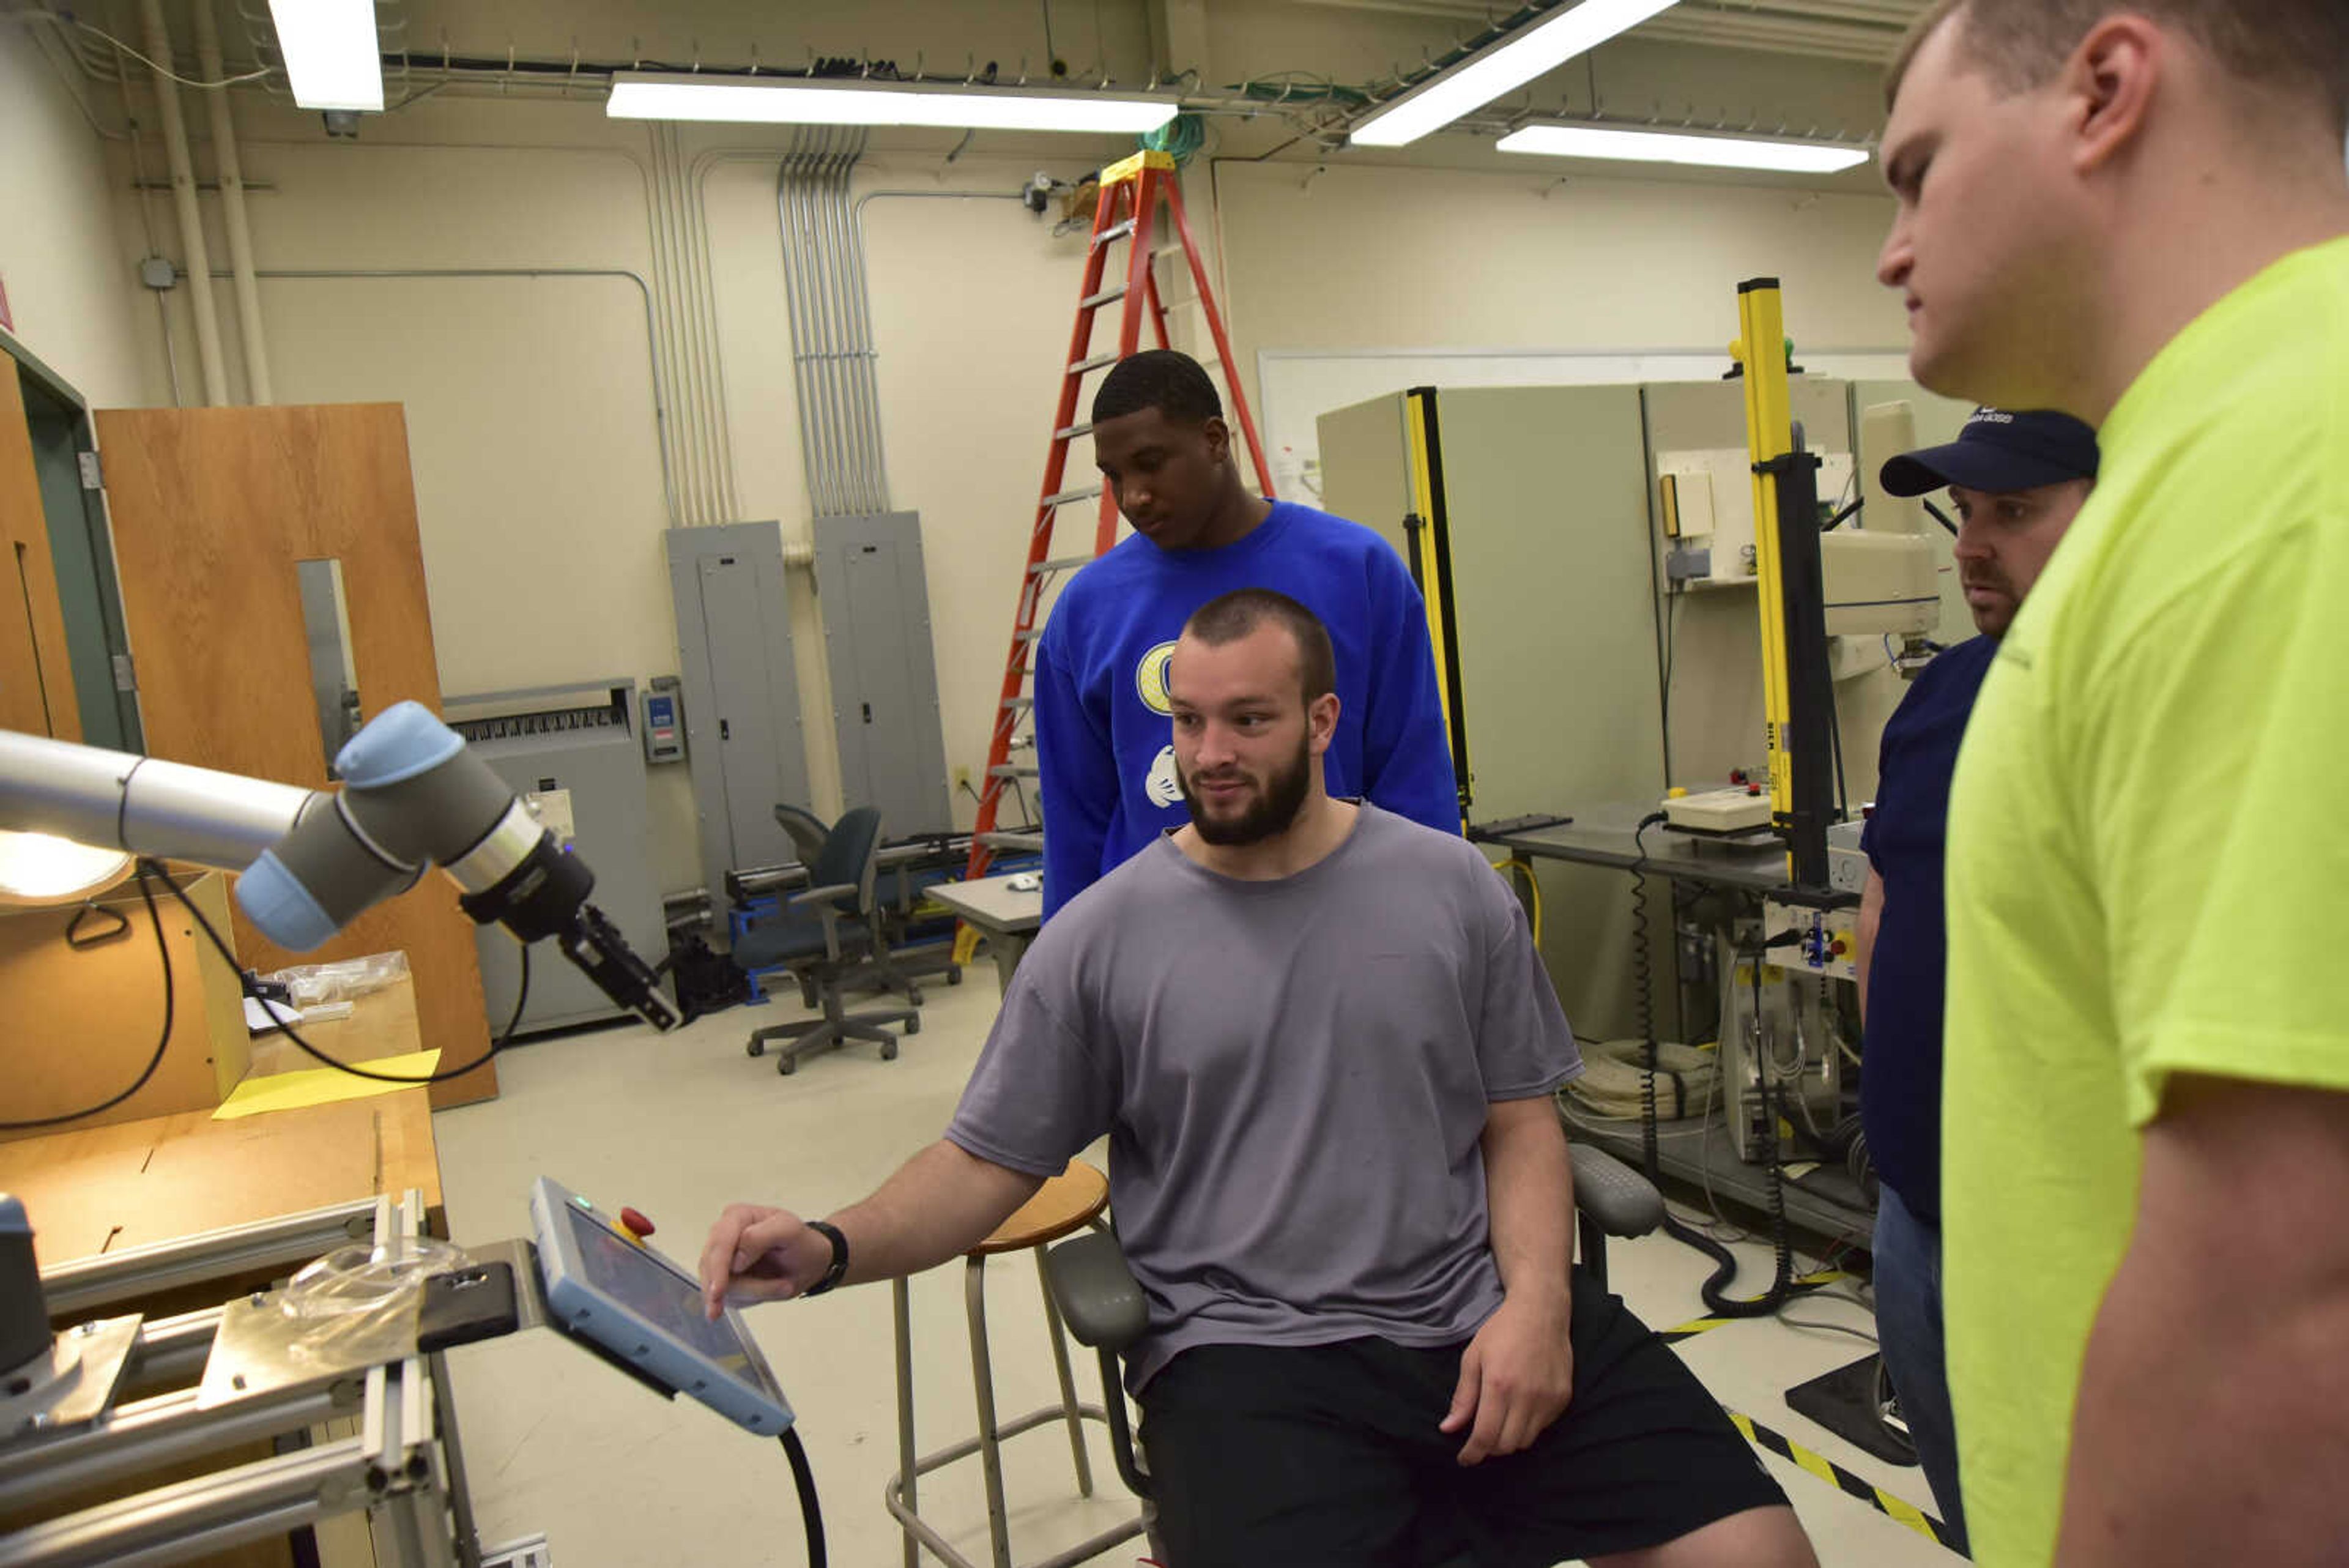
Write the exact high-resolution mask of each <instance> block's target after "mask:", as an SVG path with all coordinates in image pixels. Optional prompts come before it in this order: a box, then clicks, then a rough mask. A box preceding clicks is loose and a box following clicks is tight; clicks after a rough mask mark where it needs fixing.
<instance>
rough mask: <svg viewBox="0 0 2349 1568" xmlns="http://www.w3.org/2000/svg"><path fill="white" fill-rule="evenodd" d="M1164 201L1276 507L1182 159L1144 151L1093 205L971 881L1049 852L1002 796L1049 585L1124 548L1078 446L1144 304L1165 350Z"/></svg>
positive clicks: (1027, 741)
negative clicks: (1066, 551)
mask: <svg viewBox="0 0 2349 1568" xmlns="http://www.w3.org/2000/svg"><path fill="white" fill-rule="evenodd" d="M1162 200H1163V201H1164V203H1165V206H1166V211H1167V213H1169V214H1171V215H1172V217H1173V220H1174V234H1175V235H1176V237H1177V238H1178V239H1179V240H1180V242H1181V247H1182V253H1183V257H1184V259H1185V261H1186V262H1187V263H1188V264H1189V265H1190V268H1191V282H1192V285H1193V286H1194V287H1195V289H1196V290H1197V293H1198V303H1199V305H1200V306H1201V308H1202V309H1203V310H1204V311H1205V312H1206V317H1207V330H1208V332H1209V333H1210V334H1211V335H1212V336H1213V337H1214V338H1215V344H1216V357H1217V358H1219V359H1220V360H1221V361H1222V363H1223V365H1224V367H1225V379H1226V382H1227V383H1228V384H1229V386H1230V390H1231V409H1232V412H1233V413H1234V414H1235V415H1236V416H1237V419H1238V421H1239V427H1240V433H1241V435H1242V436H1243V437H1244V438H1245V439H1246V440H1247V449H1248V458H1249V461H1251V462H1254V463H1255V464H1256V472H1257V483H1258V484H1259V486H1260V487H1261V488H1262V490H1263V493H1264V495H1265V498H1266V499H1267V500H1270V499H1271V498H1272V486H1271V483H1270V481H1269V479H1268V474H1269V473H1270V472H1271V471H1270V470H1268V468H1266V466H1265V462H1264V448H1263V447H1262V445H1261V444H1260V443H1259V442H1258V441H1257V433H1256V421H1255V419H1254V418H1253V417H1252V416H1251V415H1250V414H1249V412H1248V406H1247V394H1246V393H1245V392H1243V391H1242V390H1241V389H1240V383H1239V379H1238V378H1237V376H1235V375H1233V374H1232V373H1231V360H1232V349H1231V344H1230V343H1229V341H1228V340H1226V337H1225V336H1224V318H1223V314H1222V312H1220V311H1218V310H1217V309H1216V296H1215V293H1214V291H1213V290H1212V289H1210V288H1209V287H1208V286H1207V270H1206V267H1205V266H1204V265H1201V263H1200V260H1199V247H1198V245H1197V244H1195V243H1194V242H1193V240H1192V238H1191V224H1190V222H1189V220H1188V219H1186V218H1185V216H1184V215H1183V196H1182V192H1181V190H1180V188H1179V186H1178V184H1177V182H1176V180H1175V175H1174V159H1173V158H1171V157H1169V156H1168V155H1167V154H1165V153H1164V152H1137V153H1135V154H1134V155H1133V157H1131V158H1128V159H1126V160H1124V161H1123V162H1119V163H1113V164H1112V165H1110V166H1109V167H1108V168H1107V169H1104V170H1102V173H1101V192H1100V195H1099V196H1098V197H1097V198H1096V200H1095V202H1094V206H1093V227H1092V240H1091V242H1090V244H1089V246H1088V250H1087V254H1086V256H1085V278H1084V284H1083V286H1081V288H1080V289H1079V291H1078V295H1077V322H1076V328H1075V330H1074V331H1073V332H1071V334H1070V337H1069V358H1068V361H1067V369H1066V370H1065V371H1064V372H1063V373H1062V375H1061V401H1060V405H1059V407H1058V409H1057V410H1055V411H1054V413H1053V415H1052V441H1051V446H1050V451H1049V452H1048V454H1047V455H1046V457H1045V459H1044V484H1043V489H1042V491H1041V493H1040V495H1039V497H1038V500H1037V503H1036V524H1035V527H1034V528H1033V530H1032V531H1031V532H1030V535H1029V537H1028V560H1027V564H1026V566H1025V567H1024V568H1023V569H1022V576H1021V579H1020V584H1019V609H1018V611H1017V612H1016V613H1015V614H1014V615H1013V617H1012V623H1011V651H1010V652H1009V655H1007V656H1006V657H1005V659H1004V662H1003V690H1002V695H1001V699H1000V701H999V706H998V708H997V711H996V715H995V732H994V736H993V738H992V739H991V740H990V741H989V742H988V747H987V780H986V787H985V788H984V789H983V790H981V791H980V792H979V797H978V822H977V824H976V826H974V827H973V828H972V830H971V847H970V862H969V866H968V870H967V871H966V873H965V875H966V876H967V877H984V876H985V875H987V868H988V864H989V863H990V862H991V861H992V860H993V859H994V858H995V856H996V853H997V852H998V851H1004V852H1021V853H1033V852H1034V851H1036V850H1038V849H1040V848H1042V847H1043V839H1042V837H1041V836H1040V835H1038V834H1037V833H1036V832H1035V831H1034V830H1033V829H1019V830H1008V831H1007V830H1000V829H999V827H998V826H997V824H998V821H999V816H1000V815H1001V809H1002V805H1003V798H1004V796H1005V794H1007V793H1009V792H1011V791H1012V790H1013V789H1014V788H1015V787H1016V786H1017V785H1018V784H1019V783H1020V782H1021V781H1023V780H1028V779H1033V778H1035V777H1037V769H1036V766H1035V762H1034V745H1035V735H1034V731H1033V728H1032V726H1031V725H1030V716H1031V715H1032V714H1033V712H1034V705H1035V699H1034V695H1033V693H1032V691H1031V690H1030V686H1029V678H1030V675H1031V674H1032V673H1033V666H1032V663H1031V660H1032V659H1033V658H1034V655H1035V650H1036V643H1037V639H1040V638H1041V637H1042V636H1043V627H1042V625H1041V621H1042V607H1043V604H1044V591H1045V588H1046V587H1047V585H1049V584H1050V583H1051V582H1052V581H1053V580H1054V579H1055V578H1057V577H1058V576H1060V575H1061V573H1063V572H1071V571H1074V570H1076V569H1077V568H1078V567H1080V566H1084V565H1085V564H1086V563H1088V562H1090V561H1092V560H1093V559H1094V558H1095V557H1096V556H1100V555H1102V553H1103V552H1104V551H1106V550H1108V549H1109V547H1110V546H1111V545H1113V544H1115V543H1116V542H1117V522H1118V514H1117V498H1116V497H1115V496H1114V495H1112V494H1111V493H1109V489H1108V487H1107V486H1106V485H1103V484H1101V483H1092V484H1082V485H1076V486H1073V487H1071V486H1068V483H1067V482H1068V467H1069V443H1070V442H1071V441H1075V440H1076V439H1077V438H1078V437H1080V436H1083V435H1088V434H1090V433H1092V428H1093V427H1092V424H1091V422H1089V421H1081V420H1080V418H1079V417H1078V413H1077V405H1078V401H1079V399H1080V395H1081V392H1082V390H1083V386H1084V379H1085V378H1086V377H1087V376H1089V375H1091V374H1092V372H1093V371H1095V370H1105V369H1108V368H1109V367H1111V366H1112V365H1114V364H1116V363H1117V362H1118V361H1119V360H1121V359H1123V358H1125V357H1126V356H1128V355H1130V354H1132V353H1133V352H1134V351H1135V350H1136V349H1138V348H1141V346H1142V322H1143V306H1148V307H1149V317H1150V325H1151V328H1152V330H1153V332H1154V334H1155V335H1156V337H1157V339H1158V347H1159V348H1165V347H1166V346H1167V344H1166V306H1165V305H1164V302H1163V301H1161V300H1160V298H1159V296H1158V278H1157V275H1156V273H1155V272H1154V269H1153V268H1152V265H1151V263H1152V261H1153V260H1154V257H1155V254H1156V252H1155V251H1154V237H1155V235H1156V234H1157V233H1158V232H1159V231H1158V223H1159V213H1158V209H1159V203H1160V202H1161V201H1162ZM1121 240H1123V241H1124V242H1126V245H1127V255H1126V260H1125V281H1124V282H1123V283H1119V284H1112V285H1111V286H1108V287H1103V286H1102V284H1103V279H1104V277H1105V275H1106V274H1107V272H1108V267H1109V255H1110V250H1111V248H1112V246H1113V245H1115V244H1117V243H1118V242H1119V241H1121ZM1173 252H1174V247H1173V246H1171V245H1170V246H1168V247H1167V250H1166V254H1173ZM1121 302H1123V309H1121V310H1120V312H1119V313H1118V330H1117V346H1116V347H1115V348H1108V349H1103V350H1101V351H1099V352H1096V351H1095V350H1094V348H1093V346H1092V342H1093V323H1094V321H1095V320H1096V318H1098V317H1099V316H1100V314H1101V312H1102V309H1103V308H1104V307H1106V306H1111V305H1115V304H1119V303H1121ZM1089 501H1091V502H1097V503H1098V511H1097V521H1096V522H1095V524H1094V527H1093V536H1092V541H1091V543H1090V546H1089V547H1088V548H1087V549H1086V551H1085V553H1084V554H1082V555H1068V556H1054V555H1053V554H1052V542H1053V533H1054V529H1055V525H1056V524H1058V522H1059V519H1060V515H1061V512H1062V511H1063V510H1064V509H1067V508H1071V507H1078V506H1082V505H1083V504H1085V503H1087V502H1089ZM1015 759H1017V760H1015Z"/></svg>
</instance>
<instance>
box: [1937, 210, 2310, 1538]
mask: <svg viewBox="0 0 2349 1568" xmlns="http://www.w3.org/2000/svg"><path fill="white" fill-rule="evenodd" d="M2100 440H2101V441H2102V443H2103V447H2104V462H2103V472H2102V477H2101V480H2100V483H2098V486H2097V488H2096V492H2095V494H2094V496H2092V497H2091V498H2090V500H2089V503H2088V504H2087V506H2086V507H2085V508H2084V509H2083V510H2082V512H2081V514H2080V515H2079V517H2078V518H2077V520H2076V521H2075V523H2074V524H2073V526H2072V531H2071V533H2070V535H2069V536H2068V537H2066V538H2065V540H2064V544H2063V545H2061V547H2059V548H2058V549H2057V551H2056V552H2055V556H2054V559H2053V560H2052V561H2051V562H2050V563H2049V564H2048V567H2047V570H2046V572H2045V574H2044V576H2042V577H2041V578H2040V580H2039V583H2038V585H2037V587H2035V588H2034V589H2033V592H2032V594H2031V596H2030V598H2029V599H2028V601H2027V602H2026V603H2025V604H2024V606H2023V610H2022V612H2021V613H2020V614H2019V615H2018V616H2017V617H2016V618H2015V620H2014V625H2013V628H2012V629H2010V630H2009V632H2008V634H2007V636H2006V639H2005V640H2004V642H2003V643H2002V646H2001V648H2000V649H1999V655H1998V659H1997V661H1996V662H1995V664H1994V665H1993V666H1992V670H1991V672H1990V675H1989V677H1988V679H1987V680H1985V681H1984V682H1983V685H1982V697H1981V700H1980V701H1979V703H1978V704H1977V706H1976V707H1975V710H1974V714H1973V719H1972V722H1971V725H1970V726H1969V728H1968V731H1967V734H1966V740H1965V744H1964V747H1963V749H1962V750H1961V753H1960V755H1959V759H1958V772H1957V779H1956V783H1955V784H1954V786H1953V793H1952V796H1951V809H1950V864H1949V891H1948V898H1949V924H1950V957H1949V963H1950V973H1949V1014H1948V1032H1947V1039H1948V1056H1947V1065H1946V1067H1945V1069H1944V1075H1945V1076H1944V1086H1943V1100H1942V1111H1941V1129H1942V1144H1943V1151H1944V1152H1943V1157H1942V1158H1943V1165H1942V1181H1941V1188H1942V1193H1943V1199H1942V1222H1943V1234H1942V1245H1943V1279H1944V1282H1945V1285H1944V1288H1945V1293H1946V1296H1945V1302H1944V1311H1945V1314H1946V1321H1947V1325H1948V1335H1949V1367H1950V1384H1951V1396H1952V1398H1953V1401H1954V1403H1955V1406H1956V1410H1957V1425H1958V1449H1959V1472H1960V1473H1959V1485H1960V1487H1961V1490H1963V1492H1964V1495H1965V1504H1966V1525H1967V1529H1968V1531H1969V1532H1970V1533H1971V1536H1972V1543H1973V1550H1974V1556H1975V1560H1976V1561H1977V1562H1979V1563H1984V1564H1988V1565H1991V1568H2007V1565H2009V1564H2040V1563H2047V1562H2048V1561H2049V1560H2050V1559H2051V1558H2052V1557H2053V1556H2054V1550H2055V1537H2056V1531H2057V1527H2058V1525H2059V1523H2060V1521H2061V1517H2062V1507H2063V1488H2064V1466H2065V1463H2066V1461H2067V1459H2068V1456H2069V1452H2070V1446H2071V1430H2072V1412H2073V1407H2074V1402H2075V1397H2076V1395H2077V1392H2078V1388H2079V1382H2080V1370H2081V1365H2082V1362H2083V1359H2084V1357H2085V1351H2086V1348H2087V1341H2088V1332H2089V1329H2090V1326H2091V1324H2093V1322H2094V1319H2095V1313H2096V1310H2097V1308H2098V1306H2099V1305H2100V1304H2101V1303H2102V1301H2103V1299H2104V1293H2105V1290H2106V1286H2107V1285H2108V1284H2109V1283H2110V1282H2111V1280H2112V1277H2113V1273H2114V1271H2115V1270H2116V1268H2117V1267H2118V1265H2119V1262H2120V1260H2121V1255H2122V1253H2123V1251H2125V1249H2126V1248H2127V1242H2128V1237H2129V1232H2130V1230H2131V1228H2132V1226H2133V1223H2134V1220H2135V1217H2136V1211H2137V1179H2138V1175H2139V1172H2140V1169H2141V1167H2142V1159H2143V1151H2142V1146H2141V1142H2140V1135H2141V1133H2142V1131H2143V1129H2144V1127H2145V1125H2146V1124H2147V1122H2149V1121H2151V1120H2152V1119H2153V1118H2154V1116H2156V1114H2157V1113H2158V1110H2159V1107H2160V1103H2161V1095H2162V1089H2163V1085H2164V1082H2165V1080H2166V1079H2167V1078H2168V1075H2170V1074H2172V1073H2196V1074H2206V1075H2214V1076H2219V1077H2226V1078H2236V1079H2246V1080H2255V1081H2260V1082H2265V1083H2277V1084H2289V1085H2308V1086H2312V1087H2317V1088H2324V1089H2335V1090H2340V1089H2349V1023H2345V1022H2344V1009H2343V1007H2342V1002H2343V998H2344V994H2349V992H2344V981H2343V978H2342V957H2341V940H2340V927H2339V911H2340V909H2341V905H2342V899H2343V898H2344V888H2349V831H2344V829H2343V828H2342V827H2341V826H2338V824H2337V823H2336V822H2335V821H2333V820H2332V817H2333V804H2332V803H2333V801H2334V800H2335V799H2336V798H2337V797H2338V794H2339V791H2340V790H2341V788H2342V786H2343V780H2344V778H2349V239H2344V240H2337V241H2333V242H2332V243H2330V244H2323V245H2320V246H2316V247H2314V248H2313V249H2310V250H2305V251H2302V252H2299V253H2297V254H2293V255H2291V256H2287V257H2286V258H2284V259H2283V260H2282V261H2280V262H2278V263H2276V264H2275V265H2272V266H2271V267H2270V268H2268V269H2267V270H2266V271H2265V272H2263V273H2261V275H2259V276H2257V277H2255V278H2253V279H2252V280H2251V282H2249V283H2247V284H2245V285H2244V286H2242V287H2240V288H2239V289H2237V290H2236V291H2235V292H2234V293H2232V294H2230V295H2229V296H2227V297H2226V298H2225V299H2223V300H2221V301H2220V302H2219V303H2218V304H2217V305H2215V306H2211V308H2210V309H2209V310H2208V311H2206V312H2205V313H2204V314H2203V315H2202V316H2201V317H2199V318H2198V319H2197V320H2196V321H2195V322H2194V323H2193V324H2192V325H2191V326H2189V327H2187V329H2186V330H2185V331H2183V332H2181V333H2180V334H2179V335H2178V337H2175V338H2173V339H2172V340H2171V341H2170V343H2169V344H2168V347H2166V348H2163V349H2162V351H2161V352H2160V353H2159V354H2158V355H2157V356H2156V357H2155V358H2154V360H2153V362H2152V363H2151V364H2150V365H2148V366H2147V368H2146V369H2145V371H2144V373H2143V374H2141V375H2140V376H2139V377H2138V378H2137V380H2136V381H2135V383H2133V384H2132V385H2131V386H2130V388H2129V389H2128V391H2127V395H2126V396H2124V397H2123V398H2122V400H2121V402H2120V405H2119V406H2118V407H2117V408H2116V409H2115V410H2113V412H2112V416H2111V418H2110V419H2109V420H2107V421H2106V424H2105V428H2104V430H2103V431H2101V432H2100Z"/></svg>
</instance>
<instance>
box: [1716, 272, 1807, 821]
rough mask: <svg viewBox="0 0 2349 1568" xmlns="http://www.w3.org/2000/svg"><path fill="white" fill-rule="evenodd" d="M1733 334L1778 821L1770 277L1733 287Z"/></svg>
mask: <svg viewBox="0 0 2349 1568" xmlns="http://www.w3.org/2000/svg"><path fill="white" fill-rule="evenodd" d="M1737 329H1738V334H1739V336H1738V340H1737V341H1736V342H1734V343H1733V344H1731V345H1730V347H1729V352H1730V354H1731V356H1732V357H1733V358H1735V359H1736V360H1737V362H1738V363H1739V364H1741V365H1743V366H1744V368H1745V376H1744V385H1745V450H1746V453H1747V455H1748V456H1749V457H1750V458H1751V459H1752V461H1753V464H1754V476H1753V477H1754V576H1755V579H1756V586H1757V587H1758V588H1759V589H1760V592H1761V618H1762V705H1763V706H1762V711H1763V719H1764V724H1765V726H1766V730H1767V736H1768V740H1769V746H1770V751H1769V756H1770V810H1771V814H1772V815H1773V816H1774V817H1775V819H1776V820H1777V821H1778V822H1779V823H1780V824H1781V825H1784V824H1785V823H1786V822H1787V820H1788V818H1789V816H1790V815H1791V814H1792V813H1793V811H1794V807H1795V796H1794V754H1793V753H1792V751H1791V750H1789V748H1788V745H1787V729H1786V724H1787V719H1788V717H1789V712H1790V707H1791V702H1790V698H1789V691H1790V682H1789V680H1788V677H1787V670H1786V602H1785V583H1784V580H1783V578H1782V576H1781V574H1780V570H1779V565H1778V486H1777V483H1776V481H1775V479H1774V478H1773V476H1772V475H1771V474H1770V473H1768V472H1764V464H1766V463H1769V462H1772V461H1773V460H1774V459H1776V458H1781V457H1784V456H1785V455H1786V453H1788V452H1792V451H1793V450H1794V446H1795V417H1794V408H1793V400H1792V397H1791V395H1790V394H1789V392H1788V390H1787V387H1786V354H1785V341H1786V320H1785V308H1784V305H1783V303H1782V301H1781V298H1780V296H1779V292H1778V280H1777V279H1776V278H1775V277H1757V278H1753V279H1750V280H1749V281H1747V282H1744V283H1741V284H1739V285H1738V286H1737Z"/></svg>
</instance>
